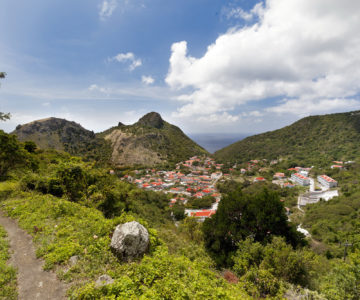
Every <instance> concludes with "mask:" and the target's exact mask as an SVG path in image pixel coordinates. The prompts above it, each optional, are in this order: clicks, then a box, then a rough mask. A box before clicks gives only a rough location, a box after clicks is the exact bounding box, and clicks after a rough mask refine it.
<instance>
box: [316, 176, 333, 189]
mask: <svg viewBox="0 0 360 300" xmlns="http://www.w3.org/2000/svg"><path fill="white" fill-rule="evenodd" d="M317 180H318V181H319V182H320V183H321V184H322V185H323V186H326V187H328V188H332V187H336V186H337V181H336V180H335V179H332V178H331V177H329V176H327V175H319V176H318V177H317Z"/></svg>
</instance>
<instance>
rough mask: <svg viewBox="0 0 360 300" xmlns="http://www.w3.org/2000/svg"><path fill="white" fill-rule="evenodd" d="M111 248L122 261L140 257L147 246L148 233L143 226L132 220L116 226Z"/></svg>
mask: <svg viewBox="0 0 360 300" xmlns="http://www.w3.org/2000/svg"><path fill="white" fill-rule="evenodd" d="M110 247H111V250H112V251H113V252H114V254H115V255H116V256H117V257H119V258H120V259H121V260H124V261H131V260H133V259H135V258H138V257H141V256H143V255H144V253H145V252H146V251H147V250H148V248H149V233H148V231H147V230H146V228H145V227H144V226H142V225H141V224H139V223H138V222H135V221H132V222H128V223H125V224H121V225H118V226H116V228H115V231H114V234H113V236H112V239H111V245H110Z"/></svg>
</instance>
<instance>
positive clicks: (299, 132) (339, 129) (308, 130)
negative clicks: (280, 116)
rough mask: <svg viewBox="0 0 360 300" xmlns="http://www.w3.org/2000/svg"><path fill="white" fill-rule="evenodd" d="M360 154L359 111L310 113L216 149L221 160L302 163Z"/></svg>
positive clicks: (309, 163) (308, 163)
mask: <svg viewBox="0 0 360 300" xmlns="http://www.w3.org/2000/svg"><path fill="white" fill-rule="evenodd" d="M359 155H360V112H359V111H354V112H348V113H339V114H330V115H323V116H310V117H307V118H304V119H301V120H299V121H297V122H295V123H294V124H292V125H290V126H287V127H284V128H282V129H279V130H275V131H270V132H266V133H262V134H258V135H254V136H251V137H247V138H245V139H244V140H241V141H239V142H236V143H234V144H232V145H230V146H228V147H225V148H223V149H221V150H219V151H216V152H215V157H216V158H217V159H220V160H222V161H231V162H235V161H238V162H246V161H249V160H251V159H263V158H266V159H276V158H280V157H283V158H289V159H291V160H294V161H297V162H301V163H303V164H307V165H311V164H322V163H323V162H327V161H331V160H353V159H355V158H357V157H359Z"/></svg>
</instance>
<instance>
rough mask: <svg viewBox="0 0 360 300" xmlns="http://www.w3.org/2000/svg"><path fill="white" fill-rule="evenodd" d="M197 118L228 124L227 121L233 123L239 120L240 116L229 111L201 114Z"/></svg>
mask: <svg viewBox="0 0 360 300" xmlns="http://www.w3.org/2000/svg"><path fill="white" fill-rule="evenodd" d="M197 120H198V121H201V122H202V121H205V122H210V123H217V124H219V123H220V124H226V123H233V122H236V121H238V120H239V116H233V115H230V114H229V113H227V112H223V113H222V114H211V115H209V116H201V117H199V118H198V119H197Z"/></svg>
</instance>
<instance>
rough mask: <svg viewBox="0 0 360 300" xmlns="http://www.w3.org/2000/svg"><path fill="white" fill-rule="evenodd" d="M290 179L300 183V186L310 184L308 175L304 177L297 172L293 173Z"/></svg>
mask: <svg viewBox="0 0 360 300" xmlns="http://www.w3.org/2000/svg"><path fill="white" fill-rule="evenodd" d="M291 180H292V181H295V182H296V183H298V184H300V185H302V186H306V185H310V179H309V178H308V177H305V176H303V175H301V174H299V173H294V174H292V175H291Z"/></svg>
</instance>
